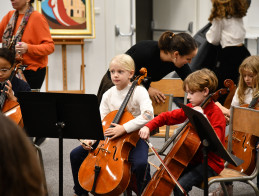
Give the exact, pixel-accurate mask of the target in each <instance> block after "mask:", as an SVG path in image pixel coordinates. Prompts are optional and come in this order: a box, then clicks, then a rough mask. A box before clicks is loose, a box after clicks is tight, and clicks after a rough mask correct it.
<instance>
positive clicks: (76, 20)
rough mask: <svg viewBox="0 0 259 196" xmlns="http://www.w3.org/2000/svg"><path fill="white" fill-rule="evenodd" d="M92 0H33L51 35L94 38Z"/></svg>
mask: <svg viewBox="0 0 259 196" xmlns="http://www.w3.org/2000/svg"><path fill="white" fill-rule="evenodd" d="M93 1H94V0H35V7H36V10H38V11H39V12H40V13H41V14H43V15H44V16H45V18H46V20H47V21H48V24H49V28H50V33H51V35H52V37H54V38H55V37H62V38H70V37H76V38H95V22H94V5H93V4H94V2H93Z"/></svg>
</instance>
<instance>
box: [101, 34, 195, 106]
mask: <svg viewBox="0 0 259 196" xmlns="http://www.w3.org/2000/svg"><path fill="white" fill-rule="evenodd" d="M197 51H198V49H197V44H196V42H195V40H194V39H193V38H192V37H191V36H190V35H189V34H187V33H179V34H174V33H173V32H169V31H167V32H164V33H163V34H162V35H161V36H160V38H159V41H158V42H157V41H152V40H146V41H141V42H139V43H137V44H136V45H134V46H132V47H131V48H130V49H129V50H128V51H127V52H126V54H128V55H130V56H131V57H132V58H133V60H134V62H135V70H136V73H135V75H136V76H137V75H139V70H140V69H141V68H142V67H145V68H147V74H148V77H149V80H148V82H146V83H145V84H144V85H145V87H146V88H147V89H148V93H149V95H150V97H151V98H152V99H154V100H156V101H157V102H160V101H164V99H165V96H164V94H163V93H161V92H160V91H159V90H157V89H155V88H152V87H151V86H150V83H151V82H153V81H159V80H161V79H162V78H163V77H165V76H166V75H167V74H169V73H171V72H172V71H176V72H177V74H178V75H179V77H180V78H181V79H182V80H184V79H185V78H186V77H187V76H188V75H189V74H190V73H191V69H190V67H189V65H188V63H190V62H191V60H192V58H193V57H194V56H195V55H196V54H197ZM112 86H113V84H112V82H111V77H110V74H109V71H107V73H106V74H105V75H104V77H103V79H102V81H101V84H100V87H99V90H98V94H97V97H98V101H99V103H100V102H101V99H102V95H103V93H104V92H105V91H106V90H108V89H109V88H110V87H112Z"/></svg>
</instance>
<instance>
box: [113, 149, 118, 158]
mask: <svg viewBox="0 0 259 196" xmlns="http://www.w3.org/2000/svg"><path fill="white" fill-rule="evenodd" d="M113 148H115V151H114V153H113V160H114V161H118V158H115V154H116V152H117V147H116V146H113Z"/></svg>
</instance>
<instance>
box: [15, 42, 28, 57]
mask: <svg viewBox="0 0 259 196" xmlns="http://www.w3.org/2000/svg"><path fill="white" fill-rule="evenodd" d="M15 51H16V52H17V53H18V54H25V53H26V52H27V51H28V45H27V44H26V43H25V42H18V44H16V45H15Z"/></svg>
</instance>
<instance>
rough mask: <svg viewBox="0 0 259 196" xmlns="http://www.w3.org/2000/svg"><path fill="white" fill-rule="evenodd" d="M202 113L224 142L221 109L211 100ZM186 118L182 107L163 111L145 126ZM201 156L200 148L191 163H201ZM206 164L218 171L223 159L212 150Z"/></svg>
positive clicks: (151, 128)
mask: <svg viewBox="0 0 259 196" xmlns="http://www.w3.org/2000/svg"><path fill="white" fill-rule="evenodd" d="M187 106H189V107H191V108H192V107H193V106H192V104H187ZM203 111H204V114H205V115H206V116H207V118H208V120H209V122H210V124H211V125H212V127H213V128H214V131H215V132H216V134H217V136H218V138H219V140H220V141H221V142H222V144H224V142H225V127H226V120H225V117H224V115H223V113H222V111H221V110H220V109H219V108H218V106H216V104H215V103H214V102H213V101H211V102H210V103H209V104H208V105H207V106H206V107H205V108H204V110H203ZM186 119H187V116H186V115H185V113H184V111H183V110H182V109H175V110H173V111H170V112H163V113H161V114H160V115H158V116H157V117H155V118H154V119H153V120H151V121H149V122H148V123H147V124H146V125H145V126H147V127H148V128H149V129H150V131H152V130H154V129H155V128H157V127H161V126H163V125H175V124H180V123H183V122H184V121H185V120H186ZM202 161H203V156H202V151H201V148H200V149H199V150H198V151H197V153H196V154H195V156H194V158H193V160H192V162H191V163H202ZM208 165H209V166H210V167H211V168H212V169H213V170H214V171H215V172H216V173H218V174H219V173H220V172H221V171H222V170H223V168H224V162H223V159H221V158H220V157H219V156H217V155H216V154H215V153H213V152H209V153H208Z"/></svg>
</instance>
